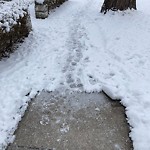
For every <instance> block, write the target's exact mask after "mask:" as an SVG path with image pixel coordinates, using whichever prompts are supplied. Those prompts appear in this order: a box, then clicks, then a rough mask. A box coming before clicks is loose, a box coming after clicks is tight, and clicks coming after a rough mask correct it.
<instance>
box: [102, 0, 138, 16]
mask: <svg viewBox="0 0 150 150" xmlns="http://www.w3.org/2000/svg"><path fill="white" fill-rule="evenodd" d="M128 8H130V9H136V0H105V1H104V3H103V6H102V8H101V13H104V14H105V13H106V12H107V11H109V10H112V11H117V10H120V11H123V10H126V9H128Z"/></svg>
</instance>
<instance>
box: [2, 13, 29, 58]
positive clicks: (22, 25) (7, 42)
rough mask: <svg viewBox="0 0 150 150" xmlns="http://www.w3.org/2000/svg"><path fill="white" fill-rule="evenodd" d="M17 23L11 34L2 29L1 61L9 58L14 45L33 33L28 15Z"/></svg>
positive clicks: (11, 29)
mask: <svg viewBox="0 0 150 150" xmlns="http://www.w3.org/2000/svg"><path fill="white" fill-rule="evenodd" d="M26 12H27V11H26ZM16 22H17V23H16V24H15V25H13V26H12V27H11V28H10V31H9V32H8V31H6V30H5V28H4V27H0V59H1V58H2V57H5V56H8V54H9V53H11V52H12V51H13V45H14V43H16V42H20V41H21V40H22V39H23V38H24V37H26V36H28V34H29V32H30V31H31V28H32V25H31V20H30V16H29V14H28V13H26V14H24V16H23V17H20V18H19V19H18V20H17V21H16Z"/></svg>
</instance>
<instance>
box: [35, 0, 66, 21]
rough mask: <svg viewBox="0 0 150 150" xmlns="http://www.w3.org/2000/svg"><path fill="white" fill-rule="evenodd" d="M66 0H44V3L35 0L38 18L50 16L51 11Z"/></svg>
mask: <svg viewBox="0 0 150 150" xmlns="http://www.w3.org/2000/svg"><path fill="white" fill-rule="evenodd" d="M65 1H66V0H44V3H43V4H41V3H38V2H37V1H35V15H36V18H39V19H45V18H47V17H48V14H49V11H50V10H51V9H54V8H56V7H59V6H60V5H61V4H63V3H64V2H65Z"/></svg>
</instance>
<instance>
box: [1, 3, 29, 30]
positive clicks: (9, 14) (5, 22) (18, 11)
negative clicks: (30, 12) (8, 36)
mask: <svg viewBox="0 0 150 150" xmlns="http://www.w3.org/2000/svg"><path fill="white" fill-rule="evenodd" d="M29 2H30V3H31V1H18V0H13V1H8V2H6V1H0V28H2V29H3V30H6V31H7V32H9V30H10V28H11V27H12V26H13V25H15V24H16V23H17V20H18V19H19V18H20V17H23V16H24V15H25V14H26V11H25V10H26V9H27V7H28V4H29Z"/></svg>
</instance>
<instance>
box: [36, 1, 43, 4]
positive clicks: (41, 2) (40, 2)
mask: <svg viewBox="0 0 150 150" xmlns="http://www.w3.org/2000/svg"><path fill="white" fill-rule="evenodd" d="M36 2H37V3H39V4H43V3H44V0H36Z"/></svg>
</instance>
